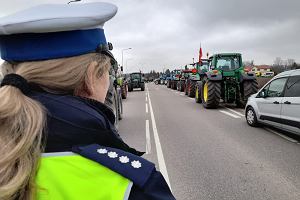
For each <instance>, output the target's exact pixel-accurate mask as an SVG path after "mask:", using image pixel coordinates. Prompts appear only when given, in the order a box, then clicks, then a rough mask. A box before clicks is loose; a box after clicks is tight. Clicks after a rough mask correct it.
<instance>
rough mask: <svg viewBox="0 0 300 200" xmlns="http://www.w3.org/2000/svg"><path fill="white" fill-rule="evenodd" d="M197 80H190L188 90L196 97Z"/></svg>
mask: <svg viewBox="0 0 300 200" xmlns="http://www.w3.org/2000/svg"><path fill="white" fill-rule="evenodd" d="M196 84H197V82H196V81H190V88H189V91H188V96H189V97H192V98H194V97H195V94H196Z"/></svg>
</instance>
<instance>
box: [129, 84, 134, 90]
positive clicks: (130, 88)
mask: <svg viewBox="0 0 300 200" xmlns="http://www.w3.org/2000/svg"><path fill="white" fill-rule="evenodd" d="M132 90H133V88H132V86H131V84H129V85H128V92H132Z"/></svg>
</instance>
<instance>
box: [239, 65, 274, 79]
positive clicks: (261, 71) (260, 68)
mask: <svg viewBox="0 0 300 200" xmlns="http://www.w3.org/2000/svg"><path fill="white" fill-rule="evenodd" d="M245 68H249V67H245ZM251 71H252V72H254V73H255V74H256V76H257V77H260V76H262V77H270V76H274V72H273V70H272V66H270V65H257V66H254V67H252V68H251Z"/></svg>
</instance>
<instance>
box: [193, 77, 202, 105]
mask: <svg viewBox="0 0 300 200" xmlns="http://www.w3.org/2000/svg"><path fill="white" fill-rule="evenodd" d="M195 101H196V103H201V102H202V82H198V83H197V86H196V94H195Z"/></svg>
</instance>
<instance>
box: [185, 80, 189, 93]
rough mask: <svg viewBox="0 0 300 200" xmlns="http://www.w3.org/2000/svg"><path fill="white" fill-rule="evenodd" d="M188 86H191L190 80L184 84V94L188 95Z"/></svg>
mask: <svg viewBox="0 0 300 200" xmlns="http://www.w3.org/2000/svg"><path fill="white" fill-rule="evenodd" d="M188 88H189V80H187V81H185V86H184V94H185V95H188V92H189V91H188Z"/></svg>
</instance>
